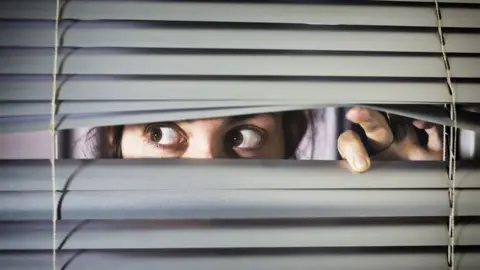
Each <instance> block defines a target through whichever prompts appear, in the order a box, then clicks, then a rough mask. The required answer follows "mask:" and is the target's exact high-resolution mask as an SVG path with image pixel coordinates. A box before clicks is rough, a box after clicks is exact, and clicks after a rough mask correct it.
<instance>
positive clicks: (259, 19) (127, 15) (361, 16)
mask: <svg viewBox="0 0 480 270" xmlns="http://www.w3.org/2000/svg"><path fill="white" fill-rule="evenodd" d="M0 4H1V5H0V18H2V19H17V18H22V19H47V20H52V19H54V14H55V12H54V11H55V6H54V3H51V2H46V1H33V0H30V1H13V0H10V1H2V2H1V3H0ZM62 11H63V12H62V18H63V19H74V20H152V21H159V20H163V21H207V22H208V21H217V22H255V23H299V24H315V25H377V26H421V27H436V22H435V20H432V13H431V12H432V10H431V7H427V6H410V7H406V6H394V5H389V6H376V5H365V6H355V5H332V4H321V5H304V4H260V3H257V4H255V5H252V4H248V3H231V2H230V3H198V2H182V3H179V2H151V1H74V2H69V3H68V4H66V5H65V7H64V8H63V9H62ZM478 12H479V9H473V10H470V9H468V8H449V7H444V8H442V13H443V14H445V15H444V18H445V19H444V20H445V22H444V26H445V27H471V28H473V27H480V24H479V22H478V20H477V19H476V18H478Z"/></svg>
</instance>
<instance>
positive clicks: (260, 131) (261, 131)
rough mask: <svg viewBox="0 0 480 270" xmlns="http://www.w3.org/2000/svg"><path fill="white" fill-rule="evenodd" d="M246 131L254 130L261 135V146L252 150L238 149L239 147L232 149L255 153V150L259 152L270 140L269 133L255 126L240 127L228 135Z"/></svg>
mask: <svg viewBox="0 0 480 270" xmlns="http://www.w3.org/2000/svg"><path fill="white" fill-rule="evenodd" d="M244 129H249V130H254V131H255V132H257V133H258V134H259V135H260V142H259V146H258V147H255V148H250V149H242V148H238V147H234V146H231V148H232V149H236V151H239V152H247V151H255V150H258V149H260V148H262V146H263V144H264V143H265V141H266V140H267V138H268V132H267V131H266V130H265V129H263V128H260V127H258V126H254V125H242V126H238V127H235V128H233V129H231V130H230V131H229V132H227V134H229V133H231V132H239V131H240V130H244Z"/></svg>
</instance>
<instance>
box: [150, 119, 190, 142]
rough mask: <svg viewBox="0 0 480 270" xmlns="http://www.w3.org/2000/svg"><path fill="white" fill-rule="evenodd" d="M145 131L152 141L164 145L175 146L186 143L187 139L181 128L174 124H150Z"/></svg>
mask: <svg viewBox="0 0 480 270" xmlns="http://www.w3.org/2000/svg"><path fill="white" fill-rule="evenodd" d="M145 133H146V135H147V138H148V140H149V141H150V142H151V143H154V144H156V145H158V146H162V147H174V146H178V145H180V144H184V143H186V141H187V140H186V138H185V136H184V135H183V134H182V132H181V131H180V129H179V128H178V127H176V126H173V125H166V124H163V125H162V124H153V125H149V126H147V128H146V130H145Z"/></svg>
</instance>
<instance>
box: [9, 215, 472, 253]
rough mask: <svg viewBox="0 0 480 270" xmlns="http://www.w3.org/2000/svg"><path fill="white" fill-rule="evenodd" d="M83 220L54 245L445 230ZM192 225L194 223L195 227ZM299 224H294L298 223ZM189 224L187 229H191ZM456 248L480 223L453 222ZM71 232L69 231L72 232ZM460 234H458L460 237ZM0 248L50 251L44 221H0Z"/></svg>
mask: <svg viewBox="0 0 480 270" xmlns="http://www.w3.org/2000/svg"><path fill="white" fill-rule="evenodd" d="M165 223H166V222H162V221H150V222H145V221H113V222H106V221H86V222H83V223H80V222H79V223H77V224H76V226H73V225H74V223H73V224H72V222H65V221H59V222H58V223H57V224H58V226H57V230H56V232H57V234H56V235H57V237H58V238H57V239H59V241H58V242H57V247H60V244H61V243H64V244H63V245H62V246H61V247H62V249H63V250H69V249H182V248H183V249H187V248H295V247H417V246H421V247H429V246H446V245H447V243H448V228H447V226H445V224H443V223H444V222H439V223H436V224H435V223H434V224H421V223H419V224H415V223H412V224H402V223H397V224H381V223H380V224H378V223H376V224H345V223H343V224H318V225H307V226H305V225H300V224H298V225H283V226H272V225H270V226H265V225H263V226H258V225H248V226H241V225H234V226H219V225H213V226H212V225H209V224H208V222H204V223H202V222H190V225H188V223H189V222H188V221H187V222H184V223H186V224H187V225H183V226H182V225H181V222H178V223H179V224H165ZM195 223H197V224H195ZM299 223H300V222H299ZM192 224H193V225H192ZM455 229H456V232H457V233H459V234H458V238H457V240H458V241H457V245H458V246H465V245H467V246H468V245H470V246H471V245H480V224H475V223H472V224H458V225H457V226H455ZM72 232H73V233H72ZM460 232H461V233H460ZM0 235H1V236H2V242H0V250H24V249H29V250H50V249H51V244H52V243H51V241H49V240H51V237H52V226H51V223H50V222H45V223H36V222H27V223H0Z"/></svg>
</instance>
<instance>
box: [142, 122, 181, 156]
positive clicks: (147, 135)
mask: <svg viewBox="0 0 480 270" xmlns="http://www.w3.org/2000/svg"><path fill="white" fill-rule="evenodd" d="M153 127H159V128H161V127H168V128H171V129H173V130H175V132H177V133H178V134H180V136H181V137H183V138H186V135H185V133H184V132H183V131H182V129H181V128H180V127H179V126H177V124H175V123H162V124H159V123H154V124H149V125H147V126H146V127H145V129H144V132H143V133H144V136H145V138H144V142H145V143H147V144H148V145H151V146H153V147H155V148H159V149H163V150H173V151H178V150H180V149H182V147H183V146H184V144H183V143H179V144H174V146H170V145H162V144H159V143H156V142H154V141H152V140H151V138H150V131H151V129H152V128H153ZM186 141H187V142H188V139H186ZM175 146H176V147H175Z"/></svg>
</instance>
